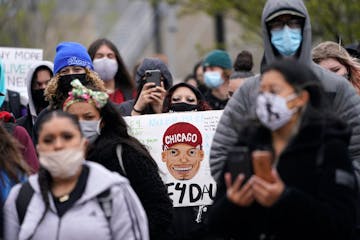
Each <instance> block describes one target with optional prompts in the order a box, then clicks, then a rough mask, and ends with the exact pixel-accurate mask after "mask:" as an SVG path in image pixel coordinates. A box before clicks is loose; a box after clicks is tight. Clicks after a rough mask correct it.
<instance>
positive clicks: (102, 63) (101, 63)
mask: <svg viewBox="0 0 360 240" xmlns="http://www.w3.org/2000/svg"><path fill="white" fill-rule="evenodd" d="M93 64H94V70H95V72H97V73H98V74H99V76H100V78H101V80H103V81H109V80H112V79H114V77H115V74H116V72H117V71H118V64H117V62H116V60H115V59H109V58H107V57H104V58H100V59H95V60H94V61H93Z"/></svg>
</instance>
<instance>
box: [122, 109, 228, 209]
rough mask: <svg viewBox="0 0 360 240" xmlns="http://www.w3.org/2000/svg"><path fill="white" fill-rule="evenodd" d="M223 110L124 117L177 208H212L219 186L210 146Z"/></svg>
mask: <svg viewBox="0 0 360 240" xmlns="http://www.w3.org/2000/svg"><path fill="white" fill-rule="evenodd" d="M222 112H223V111H222V110H217V111H201V112H181V113H164V114H149V115H142V116H132V117H125V120H126V122H127V124H128V125H129V127H130V134H131V135H132V136H134V137H136V138H137V139H139V140H140V141H141V142H142V143H143V144H144V145H145V146H146V147H147V148H148V150H149V151H150V154H151V155H152V157H153V158H154V160H155V161H156V162H157V164H158V166H159V169H160V175H161V177H162V179H163V181H164V183H165V184H166V186H167V190H168V194H169V196H170V198H171V199H172V201H173V205H174V207H185V206H200V205H210V204H212V201H213V200H214V197H215V194H216V183H215V181H214V179H213V178H212V176H211V173H210V166H209V155H210V154H209V153H210V146H211V142H212V139H213V135H214V133H215V129H216V126H217V123H218V121H219V119H220V116H221V114H222Z"/></svg>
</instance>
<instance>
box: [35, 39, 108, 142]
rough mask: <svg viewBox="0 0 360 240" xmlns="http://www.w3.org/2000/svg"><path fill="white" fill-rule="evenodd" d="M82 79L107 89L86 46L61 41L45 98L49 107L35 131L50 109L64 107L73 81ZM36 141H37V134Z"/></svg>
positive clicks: (92, 85)
mask: <svg viewBox="0 0 360 240" xmlns="http://www.w3.org/2000/svg"><path fill="white" fill-rule="evenodd" d="M74 79H78V80H80V82H81V83H82V84H83V85H85V86H90V87H93V88H96V89H100V90H103V91H105V88H104V83H103V82H102V80H101V79H100V78H99V76H98V74H96V73H95V72H94V67H93V64H92V62H91V59H90V56H89V54H88V53H87V51H86V48H85V47H84V46H83V45H81V44H79V43H76V42H61V43H59V44H58V45H57V47H56V55H55V58H54V76H53V77H52V78H51V80H50V82H49V84H48V85H47V87H46V89H45V93H44V95H45V99H46V100H47V101H49V107H47V108H45V109H44V110H43V111H41V112H40V114H39V115H38V119H37V120H36V122H35V124H34V128H33V131H34V132H37V128H38V123H37V122H38V121H39V120H40V119H41V117H42V116H43V115H44V114H46V113H47V112H49V111H52V110H56V109H62V106H63V104H64V101H65V99H66V98H67V97H68V94H69V92H70V91H71V89H72V87H71V85H70V83H71V81H72V80H74ZM34 142H35V144H36V143H37V138H36V135H35V136H34Z"/></svg>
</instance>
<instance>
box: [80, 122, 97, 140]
mask: <svg viewBox="0 0 360 240" xmlns="http://www.w3.org/2000/svg"><path fill="white" fill-rule="evenodd" d="M79 122H80V127H81V132H82V133H83V134H84V137H85V138H86V139H87V140H88V141H89V142H90V143H94V142H95V141H96V139H97V138H98V137H99V136H100V123H101V119H99V120H97V121H82V120H81V121H79Z"/></svg>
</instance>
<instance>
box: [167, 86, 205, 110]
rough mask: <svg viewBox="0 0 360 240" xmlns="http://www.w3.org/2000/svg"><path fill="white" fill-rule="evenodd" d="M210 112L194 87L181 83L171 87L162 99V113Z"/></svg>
mask: <svg viewBox="0 0 360 240" xmlns="http://www.w3.org/2000/svg"><path fill="white" fill-rule="evenodd" d="M206 110H211V107H210V106H209V104H208V103H207V102H206V101H205V100H204V96H203V95H202V94H201V92H200V91H199V90H197V89H196V88H195V87H194V86H192V85H190V84H188V83H185V82H182V83H178V84H176V85H174V86H172V87H171V88H170V89H169V90H168V92H167V94H166V96H165V99H164V103H163V112H164V113H166V112H186V111H206Z"/></svg>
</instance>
